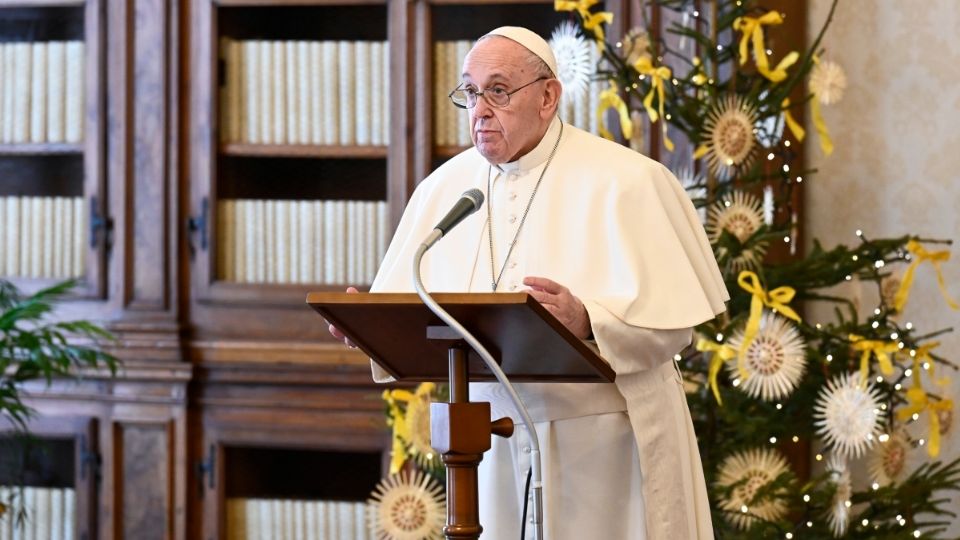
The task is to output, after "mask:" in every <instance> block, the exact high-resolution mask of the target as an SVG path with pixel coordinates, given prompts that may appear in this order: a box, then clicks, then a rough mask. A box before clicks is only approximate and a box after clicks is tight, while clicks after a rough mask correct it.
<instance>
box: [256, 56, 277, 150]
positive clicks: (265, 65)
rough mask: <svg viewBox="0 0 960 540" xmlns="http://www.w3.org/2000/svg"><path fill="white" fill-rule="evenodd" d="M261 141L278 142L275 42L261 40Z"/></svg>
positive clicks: (267, 142)
mask: <svg viewBox="0 0 960 540" xmlns="http://www.w3.org/2000/svg"><path fill="white" fill-rule="evenodd" d="M259 44H260V142H261V143H264V144H273V143H276V142H278V141H277V140H276V139H275V138H274V136H273V129H274V119H273V116H274V113H273V107H274V103H273V101H274V100H273V85H274V78H275V77H276V76H277V65H276V64H274V62H273V42H272V41H260V42H259ZM281 73H282V72H281Z"/></svg>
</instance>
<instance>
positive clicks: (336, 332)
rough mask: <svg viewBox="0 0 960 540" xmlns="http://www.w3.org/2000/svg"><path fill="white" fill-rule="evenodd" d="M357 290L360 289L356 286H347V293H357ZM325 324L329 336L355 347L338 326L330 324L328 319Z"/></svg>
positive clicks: (352, 347)
mask: <svg viewBox="0 0 960 540" xmlns="http://www.w3.org/2000/svg"><path fill="white" fill-rule="evenodd" d="M358 292H360V291H358V290H357V288H356V287H347V293H349V294H353V293H358ZM324 320H326V319H324ZM327 324H328V325H329V326H328V327H327V329H328V330H329V331H330V335H331V336H333V337H335V338H337V340H339V341H342V342H343V344H344V345H346V346H347V347H350V348H351V349H356V348H357V346H356V345H354V344H353V342H352V341H350V338H348V337H347V336H345V335H343V332H341V331H340V329H339V328H337V327H336V326H334V325H332V324H330V321H327Z"/></svg>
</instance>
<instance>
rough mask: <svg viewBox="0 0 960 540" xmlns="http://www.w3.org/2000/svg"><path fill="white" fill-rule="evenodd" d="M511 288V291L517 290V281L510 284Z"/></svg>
mask: <svg viewBox="0 0 960 540" xmlns="http://www.w3.org/2000/svg"><path fill="white" fill-rule="evenodd" d="M510 290H511V291H515V290H517V284H516V283H511V284H510Z"/></svg>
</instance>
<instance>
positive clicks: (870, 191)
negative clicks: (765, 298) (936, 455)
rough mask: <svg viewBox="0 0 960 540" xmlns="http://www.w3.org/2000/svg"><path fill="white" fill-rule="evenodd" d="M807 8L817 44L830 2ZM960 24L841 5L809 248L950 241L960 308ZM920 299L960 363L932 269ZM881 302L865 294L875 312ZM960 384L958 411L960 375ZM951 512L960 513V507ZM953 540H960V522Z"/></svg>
mask: <svg viewBox="0 0 960 540" xmlns="http://www.w3.org/2000/svg"><path fill="white" fill-rule="evenodd" d="M809 6H810V11H809V16H808V27H809V29H810V30H809V32H810V34H811V35H810V38H809V41H810V42H812V40H813V39H814V38H815V35H816V32H817V30H818V29H819V28H820V25H821V24H822V23H823V21H824V20H825V19H826V16H827V13H828V11H829V7H830V1H829V0H809ZM958 23H960V1H958V0H840V4H839V5H838V7H837V12H836V15H835V17H834V21H833V25H832V27H831V29H830V30H829V31H828V34H827V37H826V38H825V40H824V43H823V45H824V46H825V47H826V55H825V56H826V58H829V59H831V60H834V61H837V62H839V63H840V64H841V65H842V66H843V67H844V69H845V70H846V73H847V79H848V86H847V93H846V95H845V97H844V100H843V101H841V102H840V103H839V104H837V105H834V106H832V107H826V108H824V117H825V119H826V121H827V124H828V126H829V127H830V132H831V134H832V135H833V138H834V143H835V146H836V150H835V151H834V153H833V155H831V156H830V157H824V156H823V154H822V152H821V151H820V149H819V147H818V145H817V143H816V140H815V139H814V140H808V141H807V145H806V148H807V155H808V160H807V161H808V165H809V166H812V167H815V168H818V169H819V171H820V172H819V173H818V174H817V175H815V177H813V178H811V181H810V182H809V183H807V187H806V189H807V192H806V215H805V227H806V231H807V232H808V237H817V238H819V239H821V241H823V243H824V244H825V245H826V246H832V245H834V244H836V243H845V244H848V245H849V244H851V243H853V242H855V241H856V238H855V237H854V231H855V230H856V229H863V231H864V233H865V234H867V235H869V236H872V237H882V236H886V237H890V236H897V235H901V234H904V233H912V234H919V235H922V236H925V237H936V238H952V239H953V240H954V242H956V244H955V245H954V246H953V249H952V255H953V260H951V261H950V262H949V263H947V264H946V265H944V275H945V277H946V280H947V284H948V288H949V291H950V293H951V295H952V296H953V297H954V298H957V299H960V32H958V28H957V25H958ZM808 127H812V126H808ZM808 247H809V246H808ZM941 249H942V248H941ZM913 291H914V292H913V294H912V295H911V298H910V304H909V305H908V306H907V312H906V314H905V318H906V320H909V321H912V322H913V323H914V324H915V325H916V326H917V327H918V328H920V329H922V330H934V329H937V328H941V327H945V326H952V327H954V328H955V329H956V331H955V332H954V333H953V334H951V335H948V336H946V337H944V338H943V339H942V345H941V347H940V349H939V350H940V352H941V354H944V355H946V356H947V357H948V358H950V359H951V360H953V361H955V362H960V312H957V311H951V310H950V309H949V308H948V307H947V306H946V304H945V302H944V301H943V299H942V298H941V296H940V294H939V292H938V290H937V286H936V281H935V278H934V272H933V270H932V267H930V266H929V265H924V266H922V267H921V268H920V269H919V270H918V282H917V284H916V285H915V287H914V289H913ZM871 298H872V295H871V294H870V293H869V292H868V291H866V290H865V291H863V299H864V303H865V305H870V304H871V303H872V302H873V300H872V299H871ZM952 377H953V383H952V385H951V386H952V394H953V396H952V397H953V399H954V402H955V403H957V402H958V401H960V373H958V372H953V373H952ZM958 405H960V403H958ZM958 409H960V407H958V406H955V409H954V422H953V426H952V428H951V430H950V432H949V433H948V434H947V436H946V438H945V439H944V440H943V442H942V449H941V458H942V459H951V458H954V457H956V456H957V455H960V425H958V424H960V422H958V420H960V410H958ZM926 425H927V424H926V419H925V418H923V419H921V421H920V423H919V425H917V426H914V428H923V429H922V430H917V429H913V430H912V431H913V432H915V433H920V432H921V431H926ZM917 452H918V451H915V452H914V453H915V454H916V453H917ZM921 457H922V456H917V455H915V456H913V459H914V460H918V459H920V458H921ZM914 463H916V461H914ZM953 504H954V509H956V508H958V507H960V501H958V499H957V497H954V502H953ZM950 533H951V534H950V535H949V536H956V535H958V534H960V519H958V520H955V521H954V523H953V526H952V527H951V529H950Z"/></svg>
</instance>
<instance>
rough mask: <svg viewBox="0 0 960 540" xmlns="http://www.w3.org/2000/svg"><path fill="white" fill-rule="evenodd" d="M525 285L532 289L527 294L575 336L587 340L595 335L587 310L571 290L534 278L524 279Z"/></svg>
mask: <svg viewBox="0 0 960 540" xmlns="http://www.w3.org/2000/svg"><path fill="white" fill-rule="evenodd" d="M523 284H524V285H526V286H527V287H530V288H529V289H527V291H526V292H527V293H529V294H530V296H532V297H534V299H536V300H537V302H540V304H541V305H542V306H543V307H545V308H547V311H549V312H550V313H552V314H553V316H554V317H556V318H557V320H558V321H560V322H561V323H563V325H564V326H566V327H567V330H570V331H571V332H573V335H575V336H577V337H578V338H580V339H587V338H588V337H590V335H591V334H592V333H593V332H592V331H591V328H590V315H588V314H587V308H585V307H583V302H581V301H580V299H579V298H577V297H576V296H574V295H573V293H572V292H570V289H568V288H566V287H564V286H563V285H561V284H559V283H557V282H556V281H552V280H549V279H547V278H542V277H534V276H527V277H525V278H523Z"/></svg>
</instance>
